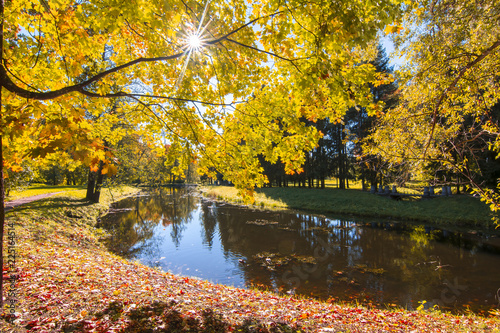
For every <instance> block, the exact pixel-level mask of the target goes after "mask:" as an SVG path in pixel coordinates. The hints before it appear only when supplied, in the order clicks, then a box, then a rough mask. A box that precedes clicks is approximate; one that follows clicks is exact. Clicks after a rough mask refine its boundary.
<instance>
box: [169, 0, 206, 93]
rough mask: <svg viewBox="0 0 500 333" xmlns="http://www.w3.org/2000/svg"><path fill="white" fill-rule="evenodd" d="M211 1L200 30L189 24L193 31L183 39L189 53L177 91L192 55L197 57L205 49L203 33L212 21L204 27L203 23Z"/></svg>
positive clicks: (178, 81) (177, 84)
mask: <svg viewBox="0 0 500 333" xmlns="http://www.w3.org/2000/svg"><path fill="white" fill-rule="evenodd" d="M208 4H209V1H208V2H207V3H206V4H205V9H204V10H203V15H202V16H201V20H200V21H199V25H198V28H196V27H195V26H193V25H191V24H189V26H190V29H189V30H191V31H190V32H189V33H188V34H187V35H186V37H185V38H184V39H183V43H184V46H183V49H185V50H187V53H186V55H185V59H184V65H183V67H182V70H181V73H180V76H179V78H178V80H177V82H176V84H175V89H178V88H179V86H180V84H181V82H182V79H183V78H184V74H185V73H186V68H187V65H188V63H189V60H190V59H191V56H192V55H196V53H198V52H200V51H201V49H202V48H203V47H204V39H203V33H204V32H205V29H206V28H207V27H208V25H209V24H210V22H211V21H212V20H211V19H210V20H209V21H208V23H207V24H206V25H205V26H203V21H204V20H205V15H206V13H207V7H208Z"/></svg>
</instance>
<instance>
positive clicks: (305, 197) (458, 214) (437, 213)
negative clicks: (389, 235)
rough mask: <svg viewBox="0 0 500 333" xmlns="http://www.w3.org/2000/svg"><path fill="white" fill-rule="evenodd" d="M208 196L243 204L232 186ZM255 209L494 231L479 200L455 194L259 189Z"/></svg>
mask: <svg viewBox="0 0 500 333" xmlns="http://www.w3.org/2000/svg"><path fill="white" fill-rule="evenodd" d="M201 190H202V192H203V193H204V195H205V196H209V197H211V198H215V199H218V200H222V201H227V202H232V203H237V204H242V203H243V201H242V199H241V197H240V196H238V190H237V189H236V188H234V187H230V186H203V187H202V188H201ZM253 206H254V207H257V208H269V209H298V210H306V211H313V212H314V213H317V214H327V213H329V214H339V215H346V216H350V215H354V216H358V217H377V218H390V219H394V220H399V221H403V222H404V221H414V222H427V223H429V222H430V223H433V224H435V225H438V226H442V227H467V228H471V227H472V228H478V229H485V230H493V229H494V228H495V225H494V223H493V222H492V220H491V217H492V215H491V212H490V210H489V208H488V206H487V205H485V204H484V203H482V202H481V201H480V200H479V199H477V198H474V197H471V196H466V195H454V196H450V197H438V198H435V199H426V200H418V201H396V200H391V199H390V198H388V197H383V196H378V195H375V194H371V193H369V192H363V191H360V190H338V189H309V188H295V187H288V188H282V187H281V188H278V187H275V188H259V189H257V190H256V193H255V203H254V204H253Z"/></svg>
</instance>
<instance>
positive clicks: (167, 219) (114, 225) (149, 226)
mask: <svg viewBox="0 0 500 333" xmlns="http://www.w3.org/2000/svg"><path fill="white" fill-rule="evenodd" d="M197 203H198V199H197V198H196V197H194V196H191V195H189V189H184V188H181V189H173V188H160V189H155V190H152V191H151V192H150V195H148V196H136V197H133V198H127V199H125V200H121V201H120V202H118V203H116V204H114V205H113V209H114V210H115V211H117V212H118V213H114V214H110V215H108V216H107V217H105V218H103V226H104V227H105V228H106V229H107V230H109V231H110V232H111V234H112V238H111V239H109V240H108V241H107V245H108V247H109V248H110V249H111V250H112V251H114V252H116V253H119V254H120V255H123V256H125V257H129V258H130V257H134V256H135V255H136V254H137V253H140V252H145V251H146V249H147V247H150V246H151V245H152V244H150V243H148V240H150V239H151V238H152V237H153V234H154V232H153V231H154V228H155V227H156V226H157V225H158V224H159V223H161V224H162V225H163V226H167V225H169V224H171V225H172V232H171V237H172V240H173V241H174V243H175V244H176V245H178V244H179V242H180V240H181V238H182V231H183V230H184V229H185V226H184V224H186V223H188V222H189V221H190V220H191V219H192V213H193V211H194V210H195V209H196V206H197Z"/></svg>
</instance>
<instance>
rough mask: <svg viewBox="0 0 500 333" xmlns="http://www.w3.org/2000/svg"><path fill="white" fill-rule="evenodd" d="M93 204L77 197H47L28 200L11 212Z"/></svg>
mask: <svg viewBox="0 0 500 333" xmlns="http://www.w3.org/2000/svg"><path fill="white" fill-rule="evenodd" d="M93 204H94V203H93V202H91V201H89V200H87V199H77V198H71V197H57V198H45V199H40V200H36V201H32V202H28V203H25V204H23V205H20V206H16V207H14V208H12V209H10V210H9V212H19V213H22V212H25V211H28V210H35V211H37V210H40V211H49V210H59V209H62V208H80V207H88V206H91V205H93Z"/></svg>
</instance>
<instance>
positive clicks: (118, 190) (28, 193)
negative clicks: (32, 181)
mask: <svg viewBox="0 0 500 333" xmlns="http://www.w3.org/2000/svg"><path fill="white" fill-rule="evenodd" d="M137 191H138V190H137V189H136V188H135V187H132V186H127V185H120V186H114V187H113V188H112V192H111V190H110V188H108V187H103V188H102V190H101V201H103V202H106V203H109V202H111V201H113V199H114V198H115V197H119V196H124V195H128V194H129V193H133V192H137ZM47 193H58V194H57V195H56V196H71V197H74V198H77V199H83V198H85V196H86V194H87V186H86V185H43V184H37V185H32V186H30V187H28V188H27V189H25V190H23V191H13V192H11V195H9V197H8V198H7V201H12V200H16V199H21V198H27V197H32V196H35V195H40V194H47Z"/></svg>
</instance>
